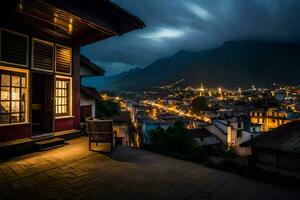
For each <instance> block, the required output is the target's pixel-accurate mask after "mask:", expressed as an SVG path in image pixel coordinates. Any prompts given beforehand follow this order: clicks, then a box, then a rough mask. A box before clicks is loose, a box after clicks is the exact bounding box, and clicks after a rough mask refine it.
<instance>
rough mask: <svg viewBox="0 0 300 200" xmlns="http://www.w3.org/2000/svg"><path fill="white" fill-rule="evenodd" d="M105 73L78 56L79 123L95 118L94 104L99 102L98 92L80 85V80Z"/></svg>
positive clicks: (83, 57) (86, 59)
mask: <svg viewBox="0 0 300 200" xmlns="http://www.w3.org/2000/svg"><path fill="white" fill-rule="evenodd" d="M104 73H105V71H104V70H103V69H102V68H100V67H99V66H97V65H95V64H94V63H92V62H91V61H90V60H89V59H88V58H86V57H85V56H83V55H81V56H80V81H81V86H80V114H81V117H80V118H81V123H84V122H85V119H86V118H89V117H95V116H96V103H97V101H100V96H99V94H98V91H97V90H96V89H95V88H93V87H87V86H83V85H82V79H84V78H86V77H94V76H103V75H104Z"/></svg>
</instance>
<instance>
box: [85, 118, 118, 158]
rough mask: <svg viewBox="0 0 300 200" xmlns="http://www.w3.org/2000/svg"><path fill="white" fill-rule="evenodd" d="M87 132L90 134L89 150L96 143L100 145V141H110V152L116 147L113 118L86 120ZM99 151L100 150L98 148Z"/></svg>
mask: <svg viewBox="0 0 300 200" xmlns="http://www.w3.org/2000/svg"><path fill="white" fill-rule="evenodd" d="M86 124H87V133H88V135H89V150H90V151H91V150H92V151H95V150H94V149H92V147H91V145H92V144H93V143H94V144H96V146H97V147H98V143H110V152H112V151H113V149H114V147H115V134H114V131H113V121H112V120H100V119H92V120H86ZM98 151H99V150H98Z"/></svg>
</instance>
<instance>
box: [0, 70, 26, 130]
mask: <svg viewBox="0 0 300 200" xmlns="http://www.w3.org/2000/svg"><path fill="white" fill-rule="evenodd" d="M0 82H1V83H0V85H1V89H0V90H1V91H0V102H1V103H0V104H1V107H0V124H12V123H20V122H25V112H26V74H25V73H18V72H9V71H2V70H0Z"/></svg>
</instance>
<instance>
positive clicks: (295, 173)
mask: <svg viewBox="0 0 300 200" xmlns="http://www.w3.org/2000/svg"><path fill="white" fill-rule="evenodd" d="M240 146H241V147H248V148H251V151H252V155H251V157H250V160H249V162H250V167H254V168H256V169H260V170H263V171H267V172H270V173H276V174H279V175H281V176H286V177H291V178H296V179H300V173H299V172H300V122H299V121H295V122H291V123H289V124H286V125H283V126H281V127H278V128H277V129H274V130H272V131H270V132H268V133H266V134H262V135H260V136H258V137H256V138H254V139H252V140H249V141H248V142H245V143H242V144H241V145H240Z"/></svg>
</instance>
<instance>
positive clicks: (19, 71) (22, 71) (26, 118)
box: [0, 65, 30, 127]
mask: <svg viewBox="0 0 300 200" xmlns="http://www.w3.org/2000/svg"><path fill="white" fill-rule="evenodd" d="M0 71H5V72H7V73H8V74H10V75H13V74H14V73H15V74H24V77H25V78H26V79H25V80H26V83H25V88H24V89H25V110H24V112H21V107H20V111H19V112H18V113H19V114H21V113H24V122H9V123H5V124H0V127H1V126H12V125H20V124H28V123H29V114H30V113H29V106H30V102H29V70H26V69H18V68H12V67H7V66H2V65H0ZM0 74H2V73H0ZM20 77H22V76H20ZM11 87H12V86H11V85H10V86H9V88H11ZM19 88H20V89H21V88H22V87H19ZM0 91H1V89H0ZM8 101H9V102H11V101H12V100H11V99H10V100H8ZM19 102H20V105H21V102H22V100H21V96H20V100H19ZM10 105H11V103H10ZM10 111H11V108H10ZM12 113H13V112H9V113H8V115H11V114H12Z"/></svg>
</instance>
